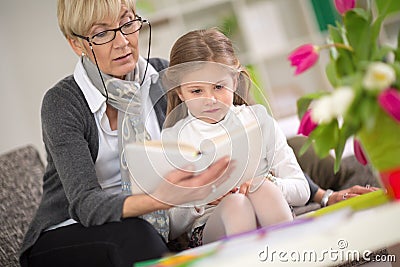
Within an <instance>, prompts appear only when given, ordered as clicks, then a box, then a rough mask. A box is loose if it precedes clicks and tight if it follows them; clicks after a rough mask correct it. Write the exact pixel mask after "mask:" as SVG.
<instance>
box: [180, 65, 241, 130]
mask: <svg viewBox="0 0 400 267" xmlns="http://www.w3.org/2000/svg"><path fill="white" fill-rule="evenodd" d="M198 74H199V73H196V72H192V73H191V74H188V75H186V76H185V78H184V80H185V81H183V83H182V85H181V86H180V88H179V89H178V91H177V93H178V96H179V98H180V99H181V100H182V101H183V102H185V104H186V106H187V107H188V109H189V111H190V113H192V115H193V116H195V117H196V118H198V119H200V120H202V121H204V122H207V123H216V122H219V121H221V120H222V119H223V118H224V117H225V115H226V114H227V112H228V110H229V107H230V106H232V104H233V96H234V88H235V80H234V78H233V77H232V75H231V74H228V73H226V74H224V73H218V71H212V72H210V73H207V78H209V79H207V82H206V81H204V80H205V79H204V78H203V79H199V78H198V77H199V76H198ZM201 75H204V73H202V74H201ZM196 76H197V78H196Z"/></svg>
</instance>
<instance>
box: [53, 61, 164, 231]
mask: <svg viewBox="0 0 400 267" xmlns="http://www.w3.org/2000/svg"><path fill="white" fill-rule="evenodd" d="M140 67H143V68H144V67H145V66H140ZM154 75H156V76H157V77H158V73H157V71H156V70H155V69H154V68H153V67H152V66H151V65H149V66H148V73H147V75H146V76H154ZM74 79H75V81H76V83H77V84H78V85H79V88H80V89H81V91H82V93H83V95H84V96H85V99H86V102H87V103H88V105H89V108H90V111H91V112H92V113H93V115H94V119H95V121H96V125H97V131H98V135H99V151H98V154H97V158H96V162H95V165H94V167H95V170H96V174H97V178H98V180H99V184H100V186H101V188H102V189H104V190H105V191H109V192H111V193H113V194H118V193H121V192H122V188H121V172H120V163H119V151H118V130H111V127H110V122H109V120H108V117H107V114H106V108H107V104H106V97H105V96H103V95H102V94H101V93H100V91H99V90H98V89H97V88H96V87H95V86H94V85H93V83H92V82H91V80H90V78H89V77H88V75H87V73H86V70H85V68H84V67H83V64H82V61H81V60H80V59H79V61H78V63H77V64H76V66H75V70H74ZM140 89H141V90H142V92H141V94H142V99H143V103H144V110H145V114H147V113H149V116H148V117H149V119H148V120H146V130H147V132H148V133H149V134H150V136H151V138H152V139H159V138H160V130H159V129H160V128H159V125H158V121H157V116H156V114H155V111H154V109H152V103H151V99H150V97H149V89H150V88H149V87H141V88H140ZM146 112H147V113H146ZM144 116H145V115H144ZM73 223H77V222H76V221H75V220H73V219H68V220H66V221H64V222H62V223H59V224H57V225H54V226H52V227H50V228H48V229H47V230H52V229H56V228H58V227H62V226H67V225H70V224H73Z"/></svg>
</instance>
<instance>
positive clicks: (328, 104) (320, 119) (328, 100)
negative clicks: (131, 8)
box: [311, 96, 335, 124]
mask: <svg viewBox="0 0 400 267" xmlns="http://www.w3.org/2000/svg"><path fill="white" fill-rule="evenodd" d="M333 118H335V114H334V112H333V108H332V97H331V96H323V97H321V98H320V99H318V100H315V102H314V103H313V107H312V109H311V119H312V120H313V121H315V122H317V123H318V124H319V123H322V124H323V123H329V122H331V120H332V119H333Z"/></svg>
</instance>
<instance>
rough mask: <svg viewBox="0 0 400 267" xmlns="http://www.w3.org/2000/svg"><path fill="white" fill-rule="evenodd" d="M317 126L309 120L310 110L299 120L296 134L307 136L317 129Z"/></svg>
mask: <svg viewBox="0 0 400 267" xmlns="http://www.w3.org/2000/svg"><path fill="white" fill-rule="evenodd" d="M317 126H318V124H317V123H315V122H313V120H312V119H311V110H307V112H306V113H305V114H304V116H303V117H302V118H301V121H300V126H299V129H298V131H297V134H302V135H305V136H309V135H310V133H311V132H312V131H313V130H314V129H315V127H317Z"/></svg>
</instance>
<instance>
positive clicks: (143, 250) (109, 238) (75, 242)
mask: <svg viewBox="0 0 400 267" xmlns="http://www.w3.org/2000/svg"><path fill="white" fill-rule="evenodd" d="M167 252H168V249H167V246H166V244H165V242H164V240H163V238H162V237H161V235H159V234H158V233H157V231H156V230H155V229H154V228H153V226H152V225H150V224H149V223H148V222H147V221H145V220H142V219H139V218H130V219H125V220H122V221H121V222H112V223H106V224H104V225H99V226H91V227H83V226H82V225H80V224H73V225H69V226H65V227H60V228H58V229H55V230H50V231H47V232H45V233H43V234H42V236H41V237H40V238H39V240H38V241H37V242H36V244H35V245H34V246H33V247H32V249H31V250H30V252H27V253H28V255H27V257H28V262H29V266H31V267H34V266H40V267H45V266H66V267H67V266H68V267H69V266H82V267H88V266H96V267H101V266H107V267H125V266H126V267H131V266H133V264H134V263H135V262H138V261H144V260H148V259H153V258H159V257H161V256H163V255H165V254H166V253H167Z"/></svg>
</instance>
